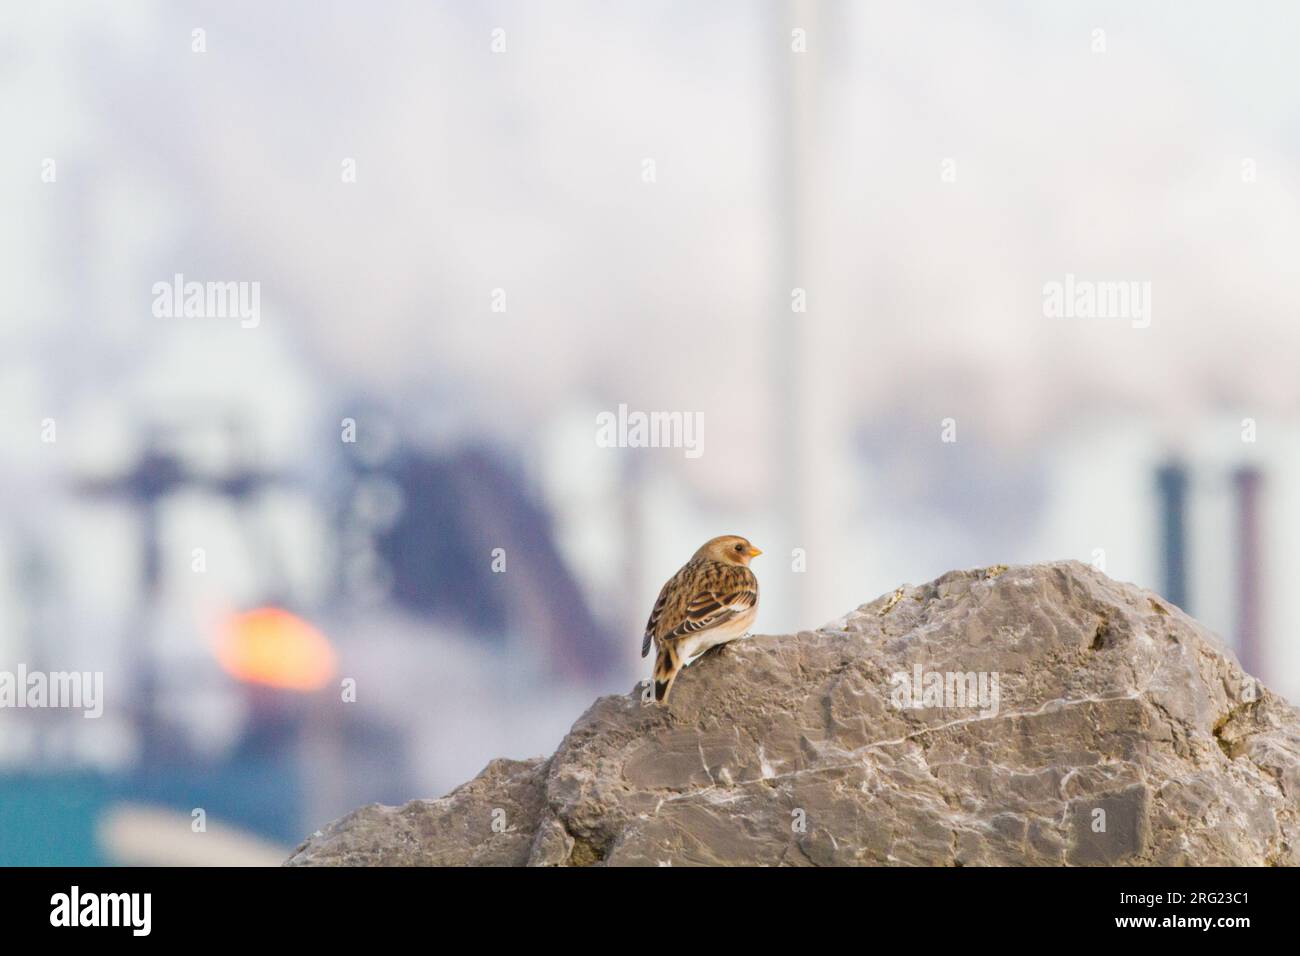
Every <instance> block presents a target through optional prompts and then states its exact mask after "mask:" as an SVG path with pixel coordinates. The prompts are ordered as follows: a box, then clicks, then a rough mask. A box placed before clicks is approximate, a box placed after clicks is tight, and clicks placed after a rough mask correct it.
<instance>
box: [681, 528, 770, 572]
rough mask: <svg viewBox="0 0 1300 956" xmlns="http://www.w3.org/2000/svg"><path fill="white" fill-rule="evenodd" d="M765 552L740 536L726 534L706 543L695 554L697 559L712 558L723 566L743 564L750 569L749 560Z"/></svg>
mask: <svg viewBox="0 0 1300 956" xmlns="http://www.w3.org/2000/svg"><path fill="white" fill-rule="evenodd" d="M762 553H763V552H762V551H760V550H758V548H756V547H754V546H753V545H752V544H750V543H749V541H748V540H747V539H745V538H742V537H741V536H740V535H738V534H724V535H722V536H721V537H718V538H713V539H712V540H710V541H706V542H704V544H703V545H702V546H701V547H700V550H698V551H696V552H695V556H696V557H697V558H712V559H713V560H714V561H721V562H722V563H723V564H741V565H745V566H746V567H748V565H749V559H750V558H756V557H758V556H759V555H760V554H762Z"/></svg>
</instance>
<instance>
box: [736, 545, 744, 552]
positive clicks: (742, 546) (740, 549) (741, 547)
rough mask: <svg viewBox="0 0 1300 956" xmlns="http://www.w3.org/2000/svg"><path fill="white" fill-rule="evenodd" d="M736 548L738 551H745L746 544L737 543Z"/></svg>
mask: <svg viewBox="0 0 1300 956" xmlns="http://www.w3.org/2000/svg"><path fill="white" fill-rule="evenodd" d="M736 550H737V551H744V550H745V546H744V545H743V544H738V545H736Z"/></svg>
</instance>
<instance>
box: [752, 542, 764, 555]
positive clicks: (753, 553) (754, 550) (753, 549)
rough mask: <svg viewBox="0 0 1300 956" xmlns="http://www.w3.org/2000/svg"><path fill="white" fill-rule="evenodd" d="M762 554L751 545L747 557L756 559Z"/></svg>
mask: <svg viewBox="0 0 1300 956" xmlns="http://www.w3.org/2000/svg"><path fill="white" fill-rule="evenodd" d="M762 553H763V552H762V551H760V550H758V548H756V547H754V546H753V545H752V544H751V545H750V546H749V556H750V557H751V558H756V557H758V556H759V555H760V554H762Z"/></svg>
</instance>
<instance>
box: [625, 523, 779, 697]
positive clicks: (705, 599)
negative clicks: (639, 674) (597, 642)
mask: <svg viewBox="0 0 1300 956" xmlns="http://www.w3.org/2000/svg"><path fill="white" fill-rule="evenodd" d="M762 553H763V552H762V551H760V550H759V549H758V548H756V547H754V546H753V545H752V544H750V543H749V541H747V540H746V539H745V538H742V537H740V535H736V534H724V535H720V536H718V537H716V538H710V539H709V540H708V541H706V542H704V544H702V545H701V546H700V548H699V550H698V551H696V552H695V554H694V555H693V556H692V557H691V559H690V560H689V561H687V562H686V563H685V564H684V565H682V567H681V569H680V570H679V571H678V572H677V573H676V574H674V575H673V576H672V577H671V578H669V579H668V581H667V582H666V583H665V584H664V586H663V588H662V589H661V590H660V591H659V597H658V599H657V600H656V601H655V605H654V610H653V611H651V612H650V620H649V621H647V622H646V626H645V637H644V638H643V639H642V641H641V656H642V657H645V656H646V655H647V654H649V653H650V645H651V643H653V644H654V646H655V651H656V654H655V668H654V686H655V701H656V702H658V703H660V704H663V705H665V706H667V703H668V694H669V692H670V691H671V690H672V688H673V681H675V680H676V679H677V674H678V673H679V672H680V671H681V669H682V668H683V667H685V666H686V665H687V664H690V663H691V662H692V661H694V660H696V659H697V658H698V657H699V656H700V655H701V654H703V653H704V652H705V651H707V650H709V649H710V648H712V647H717V646H718V645H719V644H725V643H727V642H728V641H731V640H735V639H736V638H738V637H741V636H743V635H744V634H745V633H746V632H747V631H748V630H749V626H750V625H751V624H753V623H754V618H755V617H756V616H757V615H758V578H757V577H755V576H754V572H753V571H751V570H750V569H749V562H750V560H751V559H753V558H756V557H758V556H759V555H760V554H762Z"/></svg>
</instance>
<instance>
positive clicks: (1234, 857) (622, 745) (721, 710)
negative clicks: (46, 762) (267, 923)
mask: <svg viewBox="0 0 1300 956" xmlns="http://www.w3.org/2000/svg"><path fill="white" fill-rule="evenodd" d="M918 669H919V673H918ZM959 685H960V686H959ZM639 690H640V689H639V688H637V689H634V690H633V692H632V693H630V694H628V695H625V696H610V697H602V698H601V699H599V700H597V701H596V703H595V704H593V705H592V707H591V708H590V709H589V710H588V711H587V712H586V713H585V714H584V715H583V716H582V717H581V718H580V719H579V720H578V722H577V723H576V724H574V726H573V728H572V730H571V731H570V732H569V735H568V736H567V737H566V738H565V739H564V741H563V742H562V743H561V744H560V747H559V749H558V750H557V751H556V752H555V754H554V755H553V756H551V757H550V758H549V759H545V760H542V759H534V760H527V761H511V760H496V761H493V762H492V763H490V764H489V765H488V766H487V768H486V769H485V770H484V771H483V772H482V773H481V774H479V775H478V776H477V777H476V778H474V779H473V780H472V781H470V782H469V783H467V784H465V785H464V786H462V787H460V788H459V789H457V790H455V791H453V792H452V793H451V794H449V795H448V796H446V797H443V798H442V799H440V800H414V801H412V802H410V803H408V804H406V805H405V806H403V807H400V808H396V809H394V808H390V807H382V806H378V805H375V806H369V807H365V808H362V809H361V810H357V811H355V812H354V813H352V814H350V815H348V816H346V817H344V818H343V819H341V820H338V821H336V822H335V823H333V824H330V825H329V826H328V827H326V828H325V830H324V831H323V833H322V834H321V835H319V836H316V837H313V838H311V839H309V840H308V841H307V842H306V843H304V844H303V845H302V846H300V847H299V848H298V849H297V850H296V851H295V852H294V854H293V855H292V857H291V858H290V859H289V861H288V862H289V864H291V865H331V864H343V865H347V864H395V865H402V864H533V865H589V864H606V865H646V866H653V865H691V864H744V865H781V864H789V865H818V866H833V865H846V864H853V865H856V864H921V865H957V866H976V865H1016V864H1035V865H1094V864H1128V865H1197V866H1206V865H1295V864H1297V863H1300V822H1298V820H1297V811H1300V712H1297V711H1296V710H1295V709H1294V708H1292V707H1290V706H1289V705H1288V704H1287V703H1286V702H1285V701H1283V700H1282V699H1281V698H1279V697H1277V696H1276V695H1274V694H1272V693H1270V692H1269V691H1268V690H1266V689H1265V688H1264V687H1262V686H1261V685H1259V684H1258V683H1257V682H1256V681H1255V680H1253V679H1252V678H1251V677H1250V676H1249V675H1247V674H1246V673H1245V672H1243V671H1242V670H1241V668H1240V666H1239V665H1238V664H1237V662H1236V660H1235V659H1234V658H1233V656H1232V654H1231V653H1229V652H1228V651H1227V650H1226V649H1225V648H1224V647H1223V645H1222V644H1221V643H1220V642H1219V641H1218V640H1217V639H1216V638H1215V637H1214V636H1213V635H1211V634H1210V633H1209V632H1207V631H1206V630H1205V629H1204V628H1202V627H1201V626H1200V625H1199V624H1197V623H1196V621H1194V620H1193V619H1191V618H1190V617H1188V616H1187V615H1185V614H1183V613H1182V612H1181V611H1179V610H1178V609H1177V608H1175V607H1174V606H1172V605H1170V604H1168V603H1167V602H1165V601H1164V600H1163V599H1161V598H1160V597H1158V596H1157V595H1155V594H1153V593H1151V592H1149V591H1145V590H1142V589H1140V588H1137V587H1134V586H1132V585H1128V584H1121V583H1118V582H1116V581H1113V580H1111V579H1109V578H1107V577H1106V576H1105V575H1103V574H1101V573H1099V572H1098V571H1096V570H1094V569H1092V568H1090V567H1087V566H1085V565H1082V564H1079V563H1077V562H1073V561H1071V562H1062V563H1057V564H1047V565H1033V566H1028V567H1014V568H1005V567H997V568H990V569H983V570H978V571H955V572H951V573H949V574H945V575H944V576H943V577H941V578H939V579H938V580H936V581H933V582H931V583H929V584H926V585H922V586H920V587H910V586H906V587H901V588H898V589H897V590H896V591H894V592H893V593H891V594H888V595H885V596H882V597H880V598H877V599H876V600H875V601H873V602H871V603H870V604H866V605H863V606H862V607H860V608H858V609H857V610H856V611H853V612H852V613H850V614H848V615H847V616H846V617H844V618H843V619H841V620H838V621H835V622H833V623H831V624H828V625H827V626H825V627H823V628H821V629H820V630H817V631H805V632H801V633H799V634H794V635H789V636H782V637H754V638H752V639H749V640H746V641H742V642H736V643H734V644H732V645H729V646H727V647H726V648H722V649H719V650H717V651H714V652H712V653H710V654H708V655H706V656H705V657H704V658H702V659H700V660H699V661H697V662H696V663H695V664H693V665H692V666H691V667H689V668H687V669H686V671H684V672H683V674H682V675H681V677H679V678H678V680H677V683H676V685H675V687H674V689H673V696H672V701H671V704H672V706H671V708H670V709H668V710H665V709H662V708H659V707H655V706H653V705H645V704H643V703H642V702H641V696H640V692H639ZM917 690H919V691H920V692H919V693H915V692H916V691H917ZM959 690H961V691H963V692H965V691H969V692H970V693H969V694H968V695H965V696H959V695H958V691H959ZM981 690H982V692H983V693H982V694H981V693H980V692H981ZM927 694H928V696H927ZM912 698H915V699H914V700H913V699H912ZM909 702H910V703H914V704H916V705H918V706H916V707H909V706H905V705H907V704H908V703H909Z"/></svg>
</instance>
